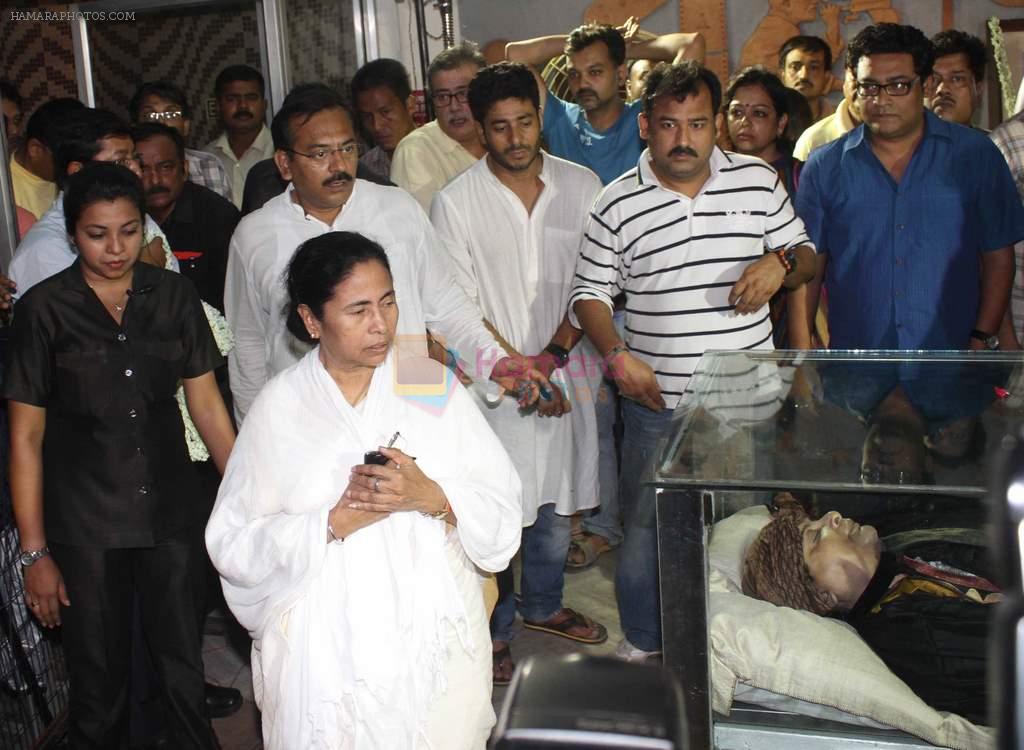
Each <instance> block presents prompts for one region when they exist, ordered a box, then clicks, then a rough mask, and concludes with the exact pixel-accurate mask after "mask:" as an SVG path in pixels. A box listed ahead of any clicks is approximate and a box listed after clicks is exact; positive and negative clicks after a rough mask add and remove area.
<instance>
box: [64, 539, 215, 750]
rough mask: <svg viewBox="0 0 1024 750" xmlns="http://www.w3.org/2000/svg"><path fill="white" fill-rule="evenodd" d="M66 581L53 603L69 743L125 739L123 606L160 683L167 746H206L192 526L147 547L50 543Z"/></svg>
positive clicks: (201, 553) (113, 744) (128, 635)
mask: <svg viewBox="0 0 1024 750" xmlns="http://www.w3.org/2000/svg"><path fill="white" fill-rule="evenodd" d="M50 552H51V554H52V555H53V557H54V560H55V561H56V563H57V565H58V566H59V567H60V571H61V574H62V575H63V576H64V583H65V586H66V587H67V591H68V598H69V599H70V600H71V606H70V607H62V608H61V619H62V621H63V641H64V653H65V659H66V662H67V666H68V675H69V677H70V680H71V699H70V733H69V734H70V740H71V747H73V748H76V749H77V748H90V749H92V748H104V750H106V749H107V748H118V747H122V746H124V745H125V744H126V743H127V734H128V732H127V729H128V696H129V686H130V672H131V669H130V667H131V662H132V658H131V657H132V637H133V630H134V629H133V628H132V621H133V607H134V606H135V603H136V601H137V604H138V608H139V612H140V616H141V621H142V634H143V637H144V641H145V644H144V645H145V647H146V650H147V651H148V652H149V655H150V658H151V662H152V664H153V665H154V666H155V669H156V672H157V682H158V684H159V685H160V686H161V689H162V690H163V692H164V703H165V705H166V707H167V714H168V716H167V725H168V732H169V734H170V737H169V739H170V743H171V744H170V746H171V747H174V748H202V749H203V750H209V749H212V748H214V747H215V741H214V737H213V731H212V729H211V727H210V723H209V720H208V719H207V718H206V716H205V713H204V710H203V708H204V695H203V663H202V654H201V651H202V641H201V637H200V634H199V631H198V628H197V627H196V623H197V622H198V621H199V617H200V610H201V609H202V607H203V600H204V585H205V568H204V560H205V549H204V547H203V543H202V527H195V528H191V529H188V530H187V531H185V532H183V533H180V534H178V535H176V536H174V537H172V538H170V539H166V540H163V541H161V542H159V543H157V545H156V546H154V547H147V548H134V549H104V548H95V547H78V546H71V545H63V544H51V545H50Z"/></svg>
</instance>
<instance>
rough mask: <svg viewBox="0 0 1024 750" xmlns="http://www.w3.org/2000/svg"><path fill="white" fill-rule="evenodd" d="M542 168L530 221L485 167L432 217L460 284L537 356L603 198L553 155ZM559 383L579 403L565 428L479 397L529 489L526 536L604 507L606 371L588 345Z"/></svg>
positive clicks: (596, 184) (585, 172)
mask: <svg viewBox="0 0 1024 750" xmlns="http://www.w3.org/2000/svg"><path fill="white" fill-rule="evenodd" d="M541 158H542V159H543V166H542V170H541V174H540V179H541V181H542V182H543V183H544V188H543V190H542V191H541V193H540V195H539V197H538V198H537V202H536V204H535V205H534V206H533V210H532V211H531V212H530V213H527V211H526V207H525V206H524V205H523V202H522V201H521V200H520V199H519V198H518V197H517V196H516V194H515V193H513V192H512V191H511V190H510V189H509V188H508V187H506V186H505V185H504V184H502V183H501V181H500V180H498V178H497V177H495V175H494V173H493V172H492V171H491V168H490V166H489V164H488V159H487V158H486V157H485V158H483V159H481V160H480V161H478V162H477V163H476V164H474V165H473V166H472V167H470V168H469V169H468V170H466V171H465V172H463V173H462V174H461V175H459V176H458V177H456V178H455V179H454V180H452V181H451V182H450V183H448V185H446V186H445V187H444V188H443V189H442V190H441V191H440V192H439V193H438V194H437V196H436V197H435V198H434V203H433V205H432V207H431V212H430V215H431V220H432V221H433V223H434V227H435V228H436V229H437V232H438V235H439V236H440V237H441V240H442V242H443V244H444V246H445V247H446V248H447V250H448V252H449V253H450V254H451V257H452V261H453V263H452V266H453V268H454V270H455V278H456V280H457V281H458V282H459V284H460V285H461V286H462V288H463V289H464V290H465V291H466V294H467V295H468V296H469V298H470V299H472V300H473V301H474V302H475V303H476V304H477V305H478V307H479V308H480V311H481V313H482V315H483V317H484V319H485V320H488V321H490V322H491V324H492V325H493V326H494V327H495V329H496V330H497V331H498V333H499V334H501V336H502V338H504V339H505V340H506V341H507V342H508V343H509V344H510V345H512V346H513V347H515V349H516V350H517V351H519V352H520V353H521V354H528V355H534V354H540V353H541V351H542V350H543V349H544V347H545V346H547V344H548V343H549V342H550V341H551V337H552V336H553V335H554V333H555V331H556V330H557V329H558V326H559V324H560V323H561V322H562V320H563V318H564V317H565V312H566V307H567V303H568V300H569V291H570V289H571V288H572V283H573V274H574V272H575V267H576V258H577V256H578V254H579V245H580V238H581V237H582V236H583V228H584V225H585V224H586V221H587V218H588V216H589V211H590V207H591V206H592V205H593V202H594V199H595V198H596V197H597V195H598V193H600V192H601V181H600V180H599V179H598V177H597V175H595V174H594V173H593V172H591V171H590V170H589V169H586V168H585V167H581V166H579V165H577V164H573V163H572V162H569V161H566V160H564V159H559V158H557V157H553V156H551V155H549V154H547V153H543V154H542V157H541ZM554 378H555V382H556V384H558V386H559V387H560V388H563V389H564V390H565V391H566V395H567V396H568V397H569V400H570V402H571V403H572V411H571V412H570V413H569V414H567V415H565V416H563V417H561V418H557V419H554V418H553V419H541V418H539V417H538V416H537V415H536V414H534V413H533V411H530V412H528V413H526V414H523V413H522V412H521V411H520V410H519V408H518V404H517V403H516V401H515V399H514V398H509V397H506V398H503V399H502V400H501V401H500V402H499V403H498V404H497V405H490V404H488V403H487V401H486V400H485V398H484V391H483V389H481V388H480V387H479V386H476V385H474V387H473V392H474V394H475V395H476V396H477V401H478V403H479V405H480V408H481V409H482V410H483V413H484V415H485V416H486V417H487V421H488V422H490V424H491V427H493V428H494V431H495V432H496V433H497V434H498V437H500V438H501V441H502V443H503V444H504V445H505V448H506V450H508V452H509V455H510V456H511V457H512V461H513V463H514V464H515V466H516V470H517V471H518V472H519V476H520V478H521V479H522V481H523V525H524V526H529V525H530V524H532V523H533V522H534V521H535V520H536V517H537V508H538V507H539V506H541V505H544V504H546V503H551V502H554V503H555V511H556V512H557V513H559V514H561V515H571V514H573V513H575V512H576V511H578V510H584V509H587V508H593V507H594V506H595V505H597V504H598V502H599V497H598V490H597V474H598V471H597V455H598V451H597V418H596V416H595V411H594V407H595V403H596V402H595V399H596V398H597V396H598V391H599V388H600V384H601V368H600V355H598V353H597V351H596V350H595V349H594V347H593V345H592V344H591V343H590V340H589V339H586V338H584V339H583V340H582V341H581V342H580V343H579V344H578V345H577V346H576V347H575V348H574V350H573V351H572V353H571V359H570V362H569V365H568V366H566V367H565V368H563V369H561V370H557V371H556V374H555V375H554Z"/></svg>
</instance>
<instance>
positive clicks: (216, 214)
mask: <svg viewBox="0 0 1024 750" xmlns="http://www.w3.org/2000/svg"><path fill="white" fill-rule="evenodd" d="M132 137H133V138H134V139H135V150H136V152H137V153H138V154H139V159H140V160H141V164H142V182H143V185H144V186H145V188H146V212H147V213H148V214H149V215H150V216H152V217H153V219H154V220H156V223H157V224H158V225H159V226H160V229H161V230H163V233H164V235H165V236H166V237H167V241H168V242H169V243H170V245H171V251H172V252H173V253H174V255H175V257H177V259H178V263H179V265H180V267H181V273H182V274H183V275H184V276H187V277H189V278H190V279H192V282H193V283H194V284H195V285H196V289H198V290H199V296H200V297H202V298H203V299H204V300H205V301H206V302H208V303H209V304H211V305H213V306H214V307H216V308H217V309H218V310H223V309H224V274H225V272H226V270H227V264H228V243H229V242H230V241H231V234H232V233H233V232H234V231H235V226H236V225H237V224H238V219H239V214H238V209H237V208H235V206H234V204H232V203H231V201H229V200H227V199H225V198H223V197H221V196H219V195H217V193H215V192H213V191H212V190H210V189H209V188H205V187H203V186H202V185H197V184H196V183H194V182H192V181H191V180H189V178H188V163H187V162H186V160H185V141H184V139H183V138H182V137H181V133H179V132H178V131H177V130H175V129H174V128H171V127H168V126H167V125H161V124H160V123H156V122H150V123H145V124H143V125H139V126H138V127H136V128H135V130H134V131H133V132H132Z"/></svg>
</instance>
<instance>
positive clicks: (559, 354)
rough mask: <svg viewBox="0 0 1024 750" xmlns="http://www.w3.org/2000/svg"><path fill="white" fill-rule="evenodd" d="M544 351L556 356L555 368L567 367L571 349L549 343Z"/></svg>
mask: <svg viewBox="0 0 1024 750" xmlns="http://www.w3.org/2000/svg"><path fill="white" fill-rule="evenodd" d="M544 351H546V352H547V353H548V354H550V355H551V356H552V357H554V358H555V369H559V368H562V367H565V366H566V364H568V362H569V350H568V349H566V348H565V347H564V346H559V345H558V344H548V345H547V346H545V347H544Z"/></svg>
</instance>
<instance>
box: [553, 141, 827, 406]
mask: <svg viewBox="0 0 1024 750" xmlns="http://www.w3.org/2000/svg"><path fill="white" fill-rule="evenodd" d="M710 165H711V176H710V177H709V178H708V180H707V182H705V183H704V186H703V187H702V188H701V191H700V192H699V193H698V194H697V196H696V197H695V198H693V199H692V200H691V199H690V198H687V197H686V196H685V195H681V194H680V193H677V192H675V191H672V190H667V189H665V188H664V187H662V186H661V184H660V183H659V182H658V179H657V177H655V175H654V172H653V171H652V170H651V166H650V154H649V152H648V151H644V153H643V154H641V155H640V160H639V162H638V164H637V168H636V169H633V170H630V171H629V172H626V173H625V174H624V175H622V176H621V177H620V178H619V179H617V180H616V181H615V182H612V183H611V184H610V185H608V186H607V187H606V188H605V189H604V191H603V192H602V193H601V195H600V196H599V197H598V199H597V202H596V203H595V204H594V208H593V210H592V211H591V214H590V220H589V222H588V224H587V229H586V233H585V234H584V238H583V242H582V245H581V247H580V256H579V258H578V260H577V263H576V280H575V283H574V285H573V290H572V293H571V296H570V298H569V305H570V310H571V308H572V305H573V303H575V302H576V301H577V300H582V299H597V300H600V301H602V302H604V303H605V304H607V305H609V306H611V304H612V298H613V297H614V296H615V295H616V294H618V293H619V292H620V291H621V292H625V294H626V344H627V345H628V346H629V349H630V351H632V353H633V354H635V355H637V356H638V357H640V358H641V359H643V360H644V361H645V362H647V363H648V364H649V365H650V366H651V368H652V369H653V370H654V372H655V374H656V375H657V377H658V383H659V385H660V386H661V393H662V396H663V397H664V399H665V403H666V405H667V406H668V407H669V408H674V407H675V406H676V404H677V403H678V402H679V398H680V396H682V393H683V391H684V390H685V388H686V384H687V382H688V380H689V378H690V376H691V375H692V374H693V371H694V369H695V368H696V367H697V362H698V361H699V359H700V357H701V355H702V354H703V353H704V351H705V350H707V349H771V348H772V327H771V322H770V320H769V318H768V306H767V305H765V306H764V307H763V308H761V309H760V310H758V311H757V312H756V313H754V314H752V315H742V316H741V315H736V313H735V312H734V311H733V307H734V306H733V305H731V304H729V290H730V289H731V288H732V286H733V285H734V284H735V283H736V282H737V281H738V280H739V278H740V275H741V274H742V273H743V270H744V269H745V268H746V267H747V266H748V265H750V264H751V263H753V262H754V261H756V260H758V259H759V258H761V257H762V255H763V254H764V252H765V251H766V250H775V249H779V248H791V247H796V246H797V245H808V246H811V247H813V245H811V242H810V240H809V239H808V237H807V233H806V232H805V231H804V225H803V222H802V221H800V219H799V218H798V217H797V216H796V214H795V213H793V206H792V203H791V202H790V200H789V196H788V195H787V194H786V189H785V187H784V186H783V184H782V182H781V180H780V179H779V176H778V174H777V173H776V172H775V170H774V169H772V168H771V167H770V166H769V165H768V164H767V163H765V162H764V161H762V160H761V159H758V158H755V157H750V156H743V155H740V154H734V153H724V152H723V151H721V150H719V149H718V148H715V150H714V152H713V153H712V155H711V162H710ZM572 319H573V322H574V323H575V322H576V321H575V316H574V315H573V316H572Z"/></svg>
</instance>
